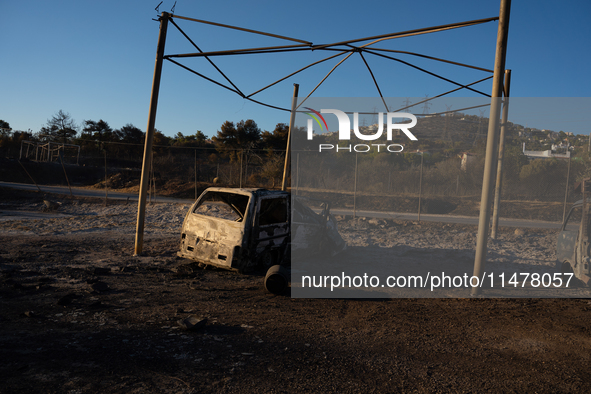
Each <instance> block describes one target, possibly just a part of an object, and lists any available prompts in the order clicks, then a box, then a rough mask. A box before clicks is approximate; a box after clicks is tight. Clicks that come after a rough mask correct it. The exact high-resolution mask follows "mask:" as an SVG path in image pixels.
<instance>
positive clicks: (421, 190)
mask: <svg viewBox="0 0 591 394" xmlns="http://www.w3.org/2000/svg"><path fill="white" fill-rule="evenodd" d="M424 156H425V154H424V152H422V153H421V172H420V175H419V219H418V221H419V222H420V221H421V194H422V192H423V157H424Z"/></svg>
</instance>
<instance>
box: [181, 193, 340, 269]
mask: <svg viewBox="0 0 591 394" xmlns="http://www.w3.org/2000/svg"><path fill="white" fill-rule="evenodd" d="M311 201H314V204H311V203H310V204H309V203H308V202H311ZM345 246H346V245H345V242H344V241H343V239H342V238H341V236H340V235H339V233H338V231H337V226H336V221H335V219H334V217H332V216H331V215H330V204H329V203H328V202H324V201H318V200H311V199H305V198H300V197H295V196H292V195H291V194H290V193H288V192H285V191H277V190H266V189H233V188H219V187H212V188H208V189H206V190H205V191H204V192H203V193H202V194H201V196H200V197H199V198H198V199H197V201H195V203H194V204H193V205H192V206H191V208H190V209H189V211H188V212H187V215H186V216H185V221H184V223H183V227H182V230H181V244H180V251H179V252H178V253H177V254H178V255H179V256H181V257H184V258H188V259H192V260H195V261H197V262H200V263H204V264H208V265H212V266H215V267H219V268H225V269H230V270H236V271H239V272H242V273H245V272H249V271H253V270H257V269H269V268H271V267H273V266H283V267H289V265H290V261H291V260H290V257H291V253H298V254H314V253H321V252H328V253H330V254H335V253H338V252H339V251H341V250H343V249H344V248H345Z"/></svg>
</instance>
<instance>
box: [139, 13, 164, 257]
mask: <svg viewBox="0 0 591 394" xmlns="http://www.w3.org/2000/svg"><path fill="white" fill-rule="evenodd" d="M170 16H171V15H170V14H169V13H167V12H163V13H162V16H161V17H160V33H159V35H158V47H157V49H156V64H155V65H154V79H153V81H152V97H151V98H150V114H149V115H148V126H147V128H146V142H145V144H144V161H143V164H142V178H141V181H140V195H139V199H138V209H137V225H136V230H135V255H140V254H142V249H143V246H144V221H145V218H146V195H147V193H148V183H149V178H150V174H149V171H150V167H151V165H152V144H153V142H154V126H155V124H156V108H157V107H158V92H159V91H160V77H161V75H162V63H163V60H164V45H165V44H166V30H167V28H168V19H169V18H170Z"/></svg>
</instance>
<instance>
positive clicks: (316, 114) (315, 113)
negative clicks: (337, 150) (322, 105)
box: [304, 107, 328, 131]
mask: <svg viewBox="0 0 591 394" xmlns="http://www.w3.org/2000/svg"><path fill="white" fill-rule="evenodd" d="M304 108H306V109H307V110H309V111H312V112H313V113H310V112H305V114H306V115H310V116H311V117H312V118H313V119H314V120H315V121H316V123H318V126H320V130H323V129H322V123H324V126H325V127H326V131H328V125H327V124H326V120H324V116H322V115H320V112H318V111H315V110H313V109H312V108H309V107H304ZM318 118H320V119H322V123H320V119H318Z"/></svg>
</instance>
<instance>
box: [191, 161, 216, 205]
mask: <svg viewBox="0 0 591 394" xmlns="http://www.w3.org/2000/svg"><path fill="white" fill-rule="evenodd" d="M218 166H219V164H218ZM195 201H197V149H195Z"/></svg>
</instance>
